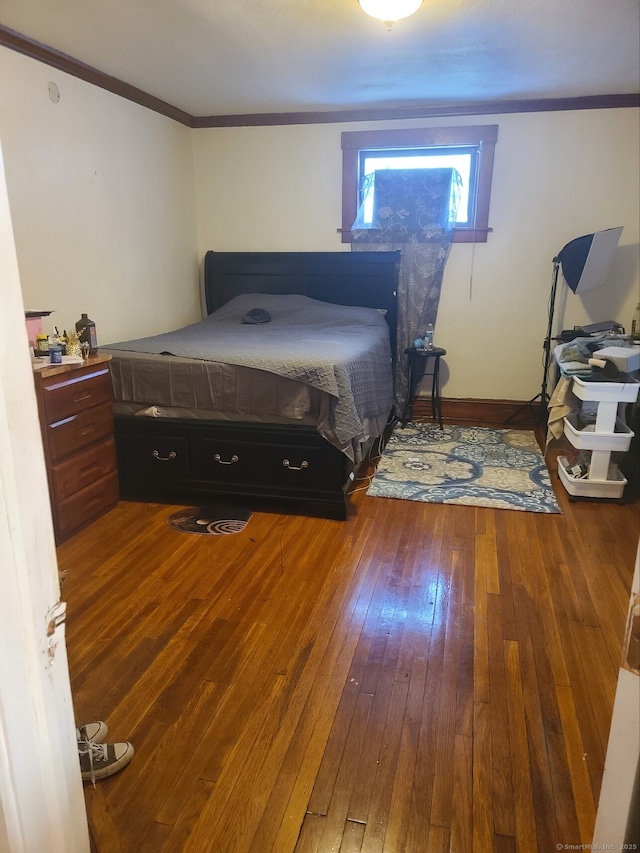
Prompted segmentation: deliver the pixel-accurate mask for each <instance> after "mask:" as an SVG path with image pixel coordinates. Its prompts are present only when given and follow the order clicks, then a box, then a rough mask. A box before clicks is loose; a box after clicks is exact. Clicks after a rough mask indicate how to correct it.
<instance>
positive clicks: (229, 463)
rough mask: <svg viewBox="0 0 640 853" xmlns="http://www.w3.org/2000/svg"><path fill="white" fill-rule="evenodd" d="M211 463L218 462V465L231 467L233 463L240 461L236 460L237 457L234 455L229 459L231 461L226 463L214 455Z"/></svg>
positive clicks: (217, 455)
mask: <svg viewBox="0 0 640 853" xmlns="http://www.w3.org/2000/svg"><path fill="white" fill-rule="evenodd" d="M213 461H214V462H219V463H220V465H233V463H234V462H239V461H240V460H239V459H238V457H237V456H236V454H235V453H234V454H233V456H232V457H231V459H230V460H229V461H228V462H225V461H224V459H222V458H221V457H220V454H219V453H216V455H215V456H214V457H213Z"/></svg>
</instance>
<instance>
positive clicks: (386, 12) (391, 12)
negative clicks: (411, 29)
mask: <svg viewBox="0 0 640 853" xmlns="http://www.w3.org/2000/svg"><path fill="white" fill-rule="evenodd" d="M360 5H361V6H362V10H363V11H364V12H366V13H367V15H371V17H372V18H378V20H380V21H382V22H383V23H384V25H385V26H386V28H387V29H388V30H390V29H391V27H392V25H393V24H395V22H396V21H399V20H400V18H408V17H409V15H413V14H414V12H417V11H418V9H419V8H420V6H422V0H360Z"/></svg>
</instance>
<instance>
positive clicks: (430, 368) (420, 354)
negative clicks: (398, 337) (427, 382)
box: [400, 347, 447, 429]
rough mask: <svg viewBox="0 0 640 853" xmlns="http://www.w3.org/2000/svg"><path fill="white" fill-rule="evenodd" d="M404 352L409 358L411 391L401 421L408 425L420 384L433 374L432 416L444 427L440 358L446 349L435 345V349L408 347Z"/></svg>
mask: <svg viewBox="0 0 640 853" xmlns="http://www.w3.org/2000/svg"><path fill="white" fill-rule="evenodd" d="M404 354H405V355H406V356H407V359H408V385H409V391H408V396H407V402H406V403H405V407H404V412H403V413H402V418H401V419H400V422H401V424H402V426H406V424H408V423H409V421H410V420H411V418H412V415H413V398H414V396H415V393H416V391H417V390H418V385H420V383H421V382H422V380H423V379H424V377H425V376H431V416H432V417H433V419H434V420H435V419H436V418H437V419H438V423H439V424H440V429H442V400H441V398H440V359H441V357H442V356H443V355H446V354H447V351H446V349H442V347H434V348H433V349H417V348H416V347H407V349H406V350H405V351H404Z"/></svg>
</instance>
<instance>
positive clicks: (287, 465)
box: [282, 459, 309, 471]
mask: <svg viewBox="0 0 640 853" xmlns="http://www.w3.org/2000/svg"><path fill="white" fill-rule="evenodd" d="M282 464H283V465H284V467H285V468H288V469H289V470H290V471H302V470H303V469H304V468H308V467H309V463H308V462H307V460H306V459H303V460H302V462H301V463H300V465H299V466H298V467H297V468H296V466H295V465H292V464H291V463H290V462H289V460H288V459H283V460H282Z"/></svg>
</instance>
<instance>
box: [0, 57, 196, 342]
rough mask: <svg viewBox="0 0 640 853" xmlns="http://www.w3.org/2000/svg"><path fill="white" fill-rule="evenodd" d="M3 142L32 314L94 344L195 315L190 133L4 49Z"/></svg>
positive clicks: (0, 67)
mask: <svg viewBox="0 0 640 853" xmlns="http://www.w3.org/2000/svg"><path fill="white" fill-rule="evenodd" d="M49 81H54V82H55V83H56V85H57V86H58V87H59V90H60V101H59V102H58V103H53V102H52V101H51V100H50V98H49V92H48V84H49ZM0 138H1V139H2V146H3V150H4V159H5V170H6V175H7V185H8V190H9V202H10V205H11V214H12V218H13V225H14V232H15V240H16V249H17V253H18V263H19V266H20V278H21V281H22V291H23V298H24V303H25V306H26V307H27V308H50V309H55V313H54V314H52V315H51V318H50V321H49V325H50V326H51V327H52V326H53V324H54V323H55V325H57V326H58V328H59V329H60V330H61V331H62V329H63V328H69V326H71V325H73V324H74V323H75V321H76V320H77V319H78V318H79V317H80V314H81V313H82V312H85V313H87V314H88V315H89V316H90V317H91V318H92V319H93V320H94V321H95V323H96V327H97V332H98V343H100V342H102V343H107V342H109V341H114V340H121V339H123V338H129V337H135V336H137V335H139V334H150V333H152V332H157V331H163V330H167V329H170V328H175V326H177V325H184V324H185V323H187V322H192V321H193V320H194V319H198V318H199V302H198V291H197V281H198V257H197V250H196V218H195V215H196V213H195V201H194V195H193V161H192V152H191V131H190V130H189V129H188V128H186V127H183V126H182V125H180V124H178V123H176V122H174V121H171V120H170V119H168V118H165V117H164V116H160V115H158V114H156V113H154V112H152V111H150V110H147V109H144V108H143V107H140V106H138V105H136V104H133V103H131V102H129V101H127V100H124V99H123V98H120V97H117V96H116V95H112V94H111V93H109V92H105V91H103V90H102V89H99V88H97V87H95V86H91V85H89V84H88V83H84V82H83V81H80V80H77V79H75V78H73V77H70V76H69V75H66V74H63V73H61V72H58V71H55V70H54V69H52V68H49V67H47V66H46V65H43V64H42V63H39V62H35V61H34V60H31V59H28V58H26V57H23V56H21V55H19V54H17V53H15V52H13V51H10V50H8V49H6V48H0Z"/></svg>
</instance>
